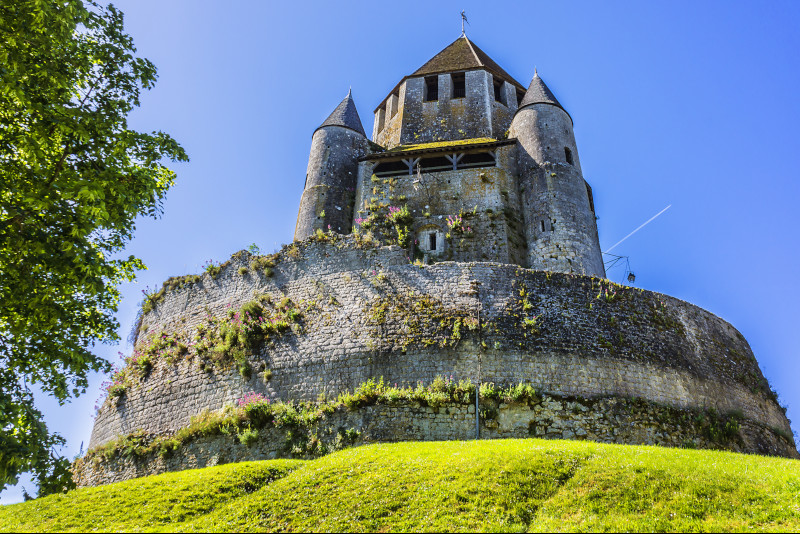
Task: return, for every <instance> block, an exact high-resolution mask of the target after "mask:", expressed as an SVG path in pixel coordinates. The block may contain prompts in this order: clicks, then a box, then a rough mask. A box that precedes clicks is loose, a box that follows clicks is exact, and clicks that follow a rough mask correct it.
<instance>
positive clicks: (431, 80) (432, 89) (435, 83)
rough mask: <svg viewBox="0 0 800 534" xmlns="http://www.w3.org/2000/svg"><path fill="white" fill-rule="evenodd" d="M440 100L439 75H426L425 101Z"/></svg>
mask: <svg viewBox="0 0 800 534" xmlns="http://www.w3.org/2000/svg"><path fill="white" fill-rule="evenodd" d="M436 100H439V77H438V76H426V77H425V102H434V101H436Z"/></svg>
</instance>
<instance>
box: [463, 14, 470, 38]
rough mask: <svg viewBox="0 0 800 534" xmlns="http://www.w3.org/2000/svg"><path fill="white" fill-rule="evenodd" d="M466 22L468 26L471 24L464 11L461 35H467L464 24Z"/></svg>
mask: <svg viewBox="0 0 800 534" xmlns="http://www.w3.org/2000/svg"><path fill="white" fill-rule="evenodd" d="M465 22H466V23H467V24H469V21H468V20H467V15H466V13H464V11H461V35H466V33H464V23H465Z"/></svg>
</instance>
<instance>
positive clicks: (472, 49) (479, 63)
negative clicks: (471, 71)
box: [462, 33, 486, 67]
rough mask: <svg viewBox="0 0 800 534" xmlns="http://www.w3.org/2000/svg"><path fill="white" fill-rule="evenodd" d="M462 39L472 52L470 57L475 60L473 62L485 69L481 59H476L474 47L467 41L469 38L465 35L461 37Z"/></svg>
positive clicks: (476, 54)
mask: <svg viewBox="0 0 800 534" xmlns="http://www.w3.org/2000/svg"><path fill="white" fill-rule="evenodd" d="M462 37H463V38H464V40H465V41H466V42H467V45H468V46H469V49H470V50H471V51H472V56H473V57H474V58H475V61H477V62H478V65H480V66H482V67H485V66H486V64H485V63H484V62H483V61H481V58H479V57H478V53H477V52H476V51H475V47H474V46H472V41H470V40H469V37H467V34H466V33H465V34H464V35H462Z"/></svg>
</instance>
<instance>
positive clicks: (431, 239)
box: [428, 232, 436, 251]
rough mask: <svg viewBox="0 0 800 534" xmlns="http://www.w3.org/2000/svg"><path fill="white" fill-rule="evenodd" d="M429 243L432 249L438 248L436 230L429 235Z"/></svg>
mask: <svg viewBox="0 0 800 534" xmlns="http://www.w3.org/2000/svg"><path fill="white" fill-rule="evenodd" d="M428 243H429V245H430V249H431V251H434V250H436V232H431V233H430V235H429V236H428Z"/></svg>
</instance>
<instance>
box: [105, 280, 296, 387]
mask: <svg viewBox="0 0 800 534" xmlns="http://www.w3.org/2000/svg"><path fill="white" fill-rule="evenodd" d="M302 319H303V311H302V310H301V309H300V308H298V307H297V305H296V304H295V303H294V302H293V301H292V299H290V298H288V297H284V298H282V299H281V300H280V301H278V302H277V303H276V302H273V300H272V298H271V297H270V295H269V294H262V295H259V296H258V298H257V299H255V300H252V301H250V302H248V303H246V304H244V305H243V306H242V307H241V308H239V309H238V310H233V309H229V310H228V313H227V314H226V316H224V317H221V318H220V317H214V316H211V315H210V314H209V315H208V317H207V318H206V320H205V322H204V323H201V324H200V325H198V327H197V329H196V333H195V335H194V337H193V338H191V339H189V338H187V336H185V335H184V336H183V337H181V336H180V335H179V334H175V333H172V332H167V331H163V330H162V331H159V332H155V333H150V334H148V333H147V332H145V334H144V335H145V336H146V337H145V339H144V340H142V341H140V342H139V343H138V344H137V346H136V348H135V349H134V351H133V353H132V354H131V355H130V356H128V357H125V358H124V360H123V365H122V366H121V367H119V368H115V369H114V371H113V373H112V375H111V378H110V380H108V381H107V382H105V383H104V384H103V389H104V390H105V392H106V394H107V395H108V396H109V397H111V398H119V397H121V396H122V395H124V394H125V393H126V392H127V391H129V390H130V389H132V388H134V387H137V386H138V385H139V384H140V383H141V381H142V380H144V379H145V378H147V376H148V375H149V373H150V371H151V370H152V369H153V366H154V365H155V364H156V363H157V362H159V361H163V362H165V363H166V364H167V365H172V364H174V363H175V362H176V361H177V360H179V359H181V358H186V359H192V358H197V359H198V360H199V365H200V367H201V368H203V369H206V370H209V371H211V370H214V369H226V368H229V367H230V366H232V365H235V366H236V367H237V369H238V370H239V373H240V374H241V375H242V376H243V377H247V378H249V376H250V374H251V373H252V368H251V367H250V363H249V360H248V357H250V356H252V355H253V354H256V353H258V352H259V351H261V350H262V349H263V348H264V347H265V346H266V345H267V344H268V343H269V342H270V341H274V340H275V339H277V338H279V337H280V336H281V335H283V334H284V333H286V332H288V331H292V332H294V333H295V334H301V333H302V332H303V328H302Z"/></svg>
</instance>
